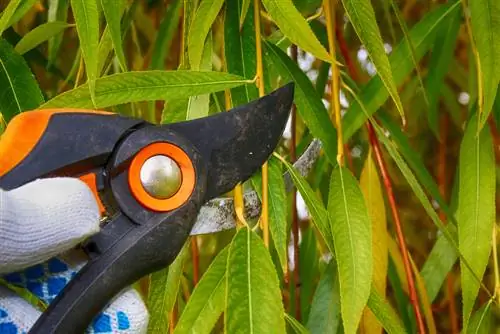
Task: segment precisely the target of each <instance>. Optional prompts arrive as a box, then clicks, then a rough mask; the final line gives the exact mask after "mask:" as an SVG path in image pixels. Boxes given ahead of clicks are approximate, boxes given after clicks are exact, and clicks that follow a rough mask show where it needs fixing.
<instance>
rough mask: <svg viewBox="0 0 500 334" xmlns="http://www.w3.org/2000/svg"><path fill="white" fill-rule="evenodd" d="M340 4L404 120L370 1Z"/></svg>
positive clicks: (349, 1)
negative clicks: (342, 5)
mask: <svg viewBox="0 0 500 334" xmlns="http://www.w3.org/2000/svg"><path fill="white" fill-rule="evenodd" d="M342 3H343V4H344V8H345V11H346V14H347V16H348V17H349V22H350V23H351V24H352V26H353V28H354V30H355V31H356V34H357V35H358V36H359V38H360V40H361V42H362V43H363V45H364V46H365V47H366V51H368V54H369V55H370V58H371V60H372V62H373V65H374V66H375V68H376V70H377V73H378V77H379V78H380V80H381V81H382V83H383V84H384V86H385V88H386V89H387V91H388V92H389V94H390V95H391V97H392V99H393V100H394V103H395V104H396V107H397V109H398V111H399V113H400V114H401V117H403V119H404V111H403V105H402V103H401V99H400V98H399V94H398V90H397V86H396V82H395V80H394V78H393V72H392V70H391V65H390V63H389V59H388V58H387V54H386V53H385V48H384V43H383V42H382V37H381V36H380V30H379V28H378V25H377V19H376V18H375V12H374V11H373V7H372V4H371V2H370V0H342ZM412 65H413V64H412ZM394 71H395V69H394Z"/></svg>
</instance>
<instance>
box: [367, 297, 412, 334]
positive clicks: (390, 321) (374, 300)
mask: <svg viewBox="0 0 500 334" xmlns="http://www.w3.org/2000/svg"><path fill="white" fill-rule="evenodd" d="M367 305H368V307H369V308H370V310H371V311H372V312H373V314H375V316H376V317H377V319H378V321H380V323H381V324H382V327H384V329H385V330H386V331H387V333H389V334H392V333H394V334H401V333H406V330H405V328H404V327H403V324H402V323H401V319H399V318H398V315H397V314H396V311H394V309H393V308H392V307H391V305H390V304H389V302H387V301H386V300H385V299H384V298H383V297H382V296H380V295H379V294H378V293H377V292H376V290H374V289H372V291H371V293H370V298H368V303H367Z"/></svg>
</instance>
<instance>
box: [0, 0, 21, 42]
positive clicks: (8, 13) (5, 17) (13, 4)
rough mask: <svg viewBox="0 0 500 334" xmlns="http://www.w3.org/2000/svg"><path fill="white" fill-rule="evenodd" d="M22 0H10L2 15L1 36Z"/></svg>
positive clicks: (0, 22)
mask: <svg viewBox="0 0 500 334" xmlns="http://www.w3.org/2000/svg"><path fill="white" fill-rule="evenodd" d="M21 1H22V0H10V1H9V4H8V5H7V7H5V9H4V11H3V12H2V13H1V16H0V36H1V35H2V34H3V32H4V30H5V29H7V28H8V27H9V23H10V20H11V18H12V16H13V15H14V12H15V11H16V9H17V7H18V6H19V3H20V2H21Z"/></svg>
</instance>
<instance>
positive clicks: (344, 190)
mask: <svg viewBox="0 0 500 334" xmlns="http://www.w3.org/2000/svg"><path fill="white" fill-rule="evenodd" d="M328 216H329V218H330V221H331V223H330V224H331V229H332V236H333V240H334V246H335V254H336V259H337V263H338V272H339V282H340V302H341V314H342V321H343V324H344V329H345V331H346V332H347V333H354V332H355V331H356V328H358V326H359V322H360V320H361V315H362V312H363V309H364V308H365V306H366V302H367V301H368V297H369V296H370V289H371V284H372V277H373V259H372V226H371V219H370V217H369V216H368V210H367V208H366V204H365V201H364V198H363V193H362V192H361V189H360V188H359V185H358V182H357V180H356V179H355V177H354V176H353V175H352V174H351V172H350V171H349V170H348V169H346V168H344V167H336V168H335V169H334V171H333V172H332V176H331V181H330V193H329V198H328Z"/></svg>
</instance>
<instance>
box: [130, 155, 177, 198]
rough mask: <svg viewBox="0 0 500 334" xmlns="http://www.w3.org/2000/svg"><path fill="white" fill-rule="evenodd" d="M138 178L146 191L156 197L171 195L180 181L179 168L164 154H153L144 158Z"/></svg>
mask: <svg viewBox="0 0 500 334" xmlns="http://www.w3.org/2000/svg"><path fill="white" fill-rule="evenodd" d="M140 178H141V183H142V186H143V187H144V189H145V190H146V192H147V193H148V194H150V195H151V196H153V197H155V198H158V199H167V198H170V197H172V196H173V195H175V193H176V192H177V191H178V190H179V188H180V187H181V183H182V173H181V169H180V168H179V166H178V165H177V163H176V162H175V161H174V160H173V159H171V158H169V157H167V156H166V155H155V156H153V157H151V158H149V159H148V160H146V162H144V165H142V167H141V174H140Z"/></svg>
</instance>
